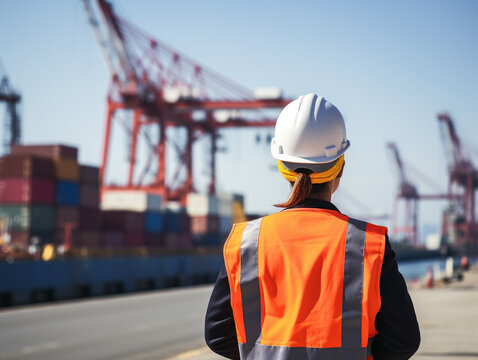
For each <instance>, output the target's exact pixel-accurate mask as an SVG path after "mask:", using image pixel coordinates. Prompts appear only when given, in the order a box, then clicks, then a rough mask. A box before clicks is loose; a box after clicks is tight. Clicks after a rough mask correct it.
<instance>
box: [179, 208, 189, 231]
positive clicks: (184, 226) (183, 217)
mask: <svg viewBox="0 0 478 360" xmlns="http://www.w3.org/2000/svg"><path fill="white" fill-rule="evenodd" d="M179 232H180V233H181V234H188V235H189V234H190V233H191V219H190V217H189V215H188V214H186V213H184V212H181V213H179Z"/></svg>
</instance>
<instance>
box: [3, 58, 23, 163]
mask: <svg viewBox="0 0 478 360" xmlns="http://www.w3.org/2000/svg"><path fill="white" fill-rule="evenodd" d="M0 64H1V62H0ZM21 99H22V98H21V96H20V94H19V93H18V92H16V91H15V89H13V87H12V86H11V85H10V82H9V80H8V77H7V75H6V74H4V75H2V76H1V77H0V102H5V103H6V119H5V132H4V142H3V146H4V153H5V154H8V153H10V148H11V147H12V145H15V144H19V143H20V140H21V121H20V114H19V109H18V107H19V105H20V101H21Z"/></svg>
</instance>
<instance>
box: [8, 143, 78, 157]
mask: <svg viewBox="0 0 478 360" xmlns="http://www.w3.org/2000/svg"><path fill="white" fill-rule="evenodd" d="M11 154H12V155H33V156H38V157H45V158H49V159H55V160H56V159H64V158H66V159H73V160H75V161H76V160H77V159H78V149H77V148H76V147H72V146H66V145H60V144H55V145H12V147H11Z"/></svg>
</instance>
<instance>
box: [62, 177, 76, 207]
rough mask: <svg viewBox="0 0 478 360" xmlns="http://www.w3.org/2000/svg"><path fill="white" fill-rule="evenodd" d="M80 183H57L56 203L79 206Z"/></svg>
mask: <svg viewBox="0 0 478 360" xmlns="http://www.w3.org/2000/svg"><path fill="white" fill-rule="evenodd" d="M78 193H79V192H78V183H76V182H72V181H58V182H57V183H56V202H57V204H60V205H72V206H78V202H79V201H78V199H79V196H78Z"/></svg>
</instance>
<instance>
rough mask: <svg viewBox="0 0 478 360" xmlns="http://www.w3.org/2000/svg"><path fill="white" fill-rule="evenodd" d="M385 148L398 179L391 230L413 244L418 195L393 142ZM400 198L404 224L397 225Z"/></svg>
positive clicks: (415, 236) (416, 236) (414, 243)
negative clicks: (402, 204)
mask: <svg viewBox="0 0 478 360" xmlns="http://www.w3.org/2000/svg"><path fill="white" fill-rule="evenodd" d="M387 148H388V150H389V152H390V155H391V157H392V159H393V163H394V164H395V169H396V171H397V174H398V179H399V187H398V192H397V195H396V196H395V201H394V204H393V212H392V229H391V230H392V231H391V232H392V234H393V235H397V234H403V235H404V236H405V237H406V238H407V239H408V240H409V241H410V242H411V243H412V244H413V245H416V244H417V239H418V231H417V224H418V199H419V198H420V197H419V195H418V191H417V188H416V187H415V185H414V184H413V183H412V182H410V181H409V180H408V178H407V176H406V174H405V167H404V166H403V162H402V159H401V157H400V153H399V152H398V148H397V146H396V145H395V143H392V142H390V143H388V144H387ZM400 199H403V200H404V201H405V216H404V224H403V225H402V226H398V225H397V224H398V214H399V212H398V207H399V203H400Z"/></svg>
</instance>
